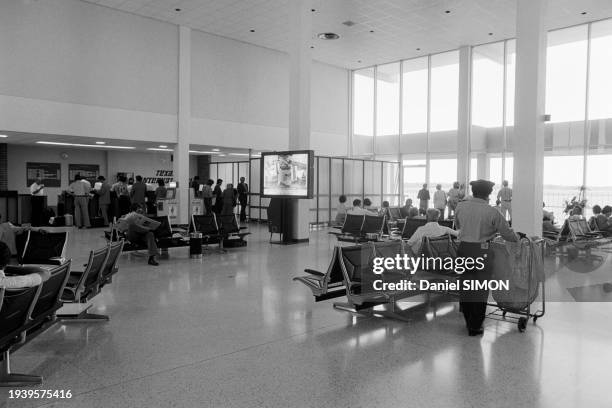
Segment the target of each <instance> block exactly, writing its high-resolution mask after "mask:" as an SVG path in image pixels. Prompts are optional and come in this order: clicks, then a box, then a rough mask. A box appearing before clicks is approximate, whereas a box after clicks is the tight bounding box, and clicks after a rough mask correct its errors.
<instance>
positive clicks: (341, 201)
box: [336, 194, 348, 225]
mask: <svg viewBox="0 0 612 408" xmlns="http://www.w3.org/2000/svg"><path fill="white" fill-rule="evenodd" d="M345 203H346V196H345V195H344V194H343V195H341V196H340V197H338V206H337V207H336V210H337V213H336V224H337V225H342V224H344V220H345V219H346V212H347V211H348V208H347V207H346V204H345Z"/></svg>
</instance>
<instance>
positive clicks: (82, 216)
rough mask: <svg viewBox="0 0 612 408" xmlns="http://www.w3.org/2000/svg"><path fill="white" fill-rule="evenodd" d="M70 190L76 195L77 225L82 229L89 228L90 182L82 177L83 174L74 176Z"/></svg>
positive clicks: (75, 211) (75, 216)
mask: <svg viewBox="0 0 612 408" xmlns="http://www.w3.org/2000/svg"><path fill="white" fill-rule="evenodd" d="M68 192H69V193H70V194H72V195H73V196H74V221H75V225H76V226H77V227H78V228H79V229H81V228H83V227H85V228H89V227H90V226H91V224H90V223H89V208H88V205H89V192H90V186H89V183H86V182H85V181H84V180H82V179H81V175H80V174H77V175H76V176H74V181H73V182H72V184H70V186H68Z"/></svg>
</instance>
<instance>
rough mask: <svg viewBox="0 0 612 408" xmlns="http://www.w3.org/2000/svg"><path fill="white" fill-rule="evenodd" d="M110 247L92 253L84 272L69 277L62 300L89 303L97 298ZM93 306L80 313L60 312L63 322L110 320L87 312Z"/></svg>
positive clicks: (73, 273) (71, 274) (77, 272)
mask: <svg viewBox="0 0 612 408" xmlns="http://www.w3.org/2000/svg"><path fill="white" fill-rule="evenodd" d="M110 249H111V247H110V246H105V247H104V248H101V249H98V250H95V251H91V252H90V253H89V260H88V261H87V264H86V265H85V269H84V270H83V271H73V272H71V273H70V275H69V279H68V283H67V285H66V288H65V289H64V291H63V293H62V295H61V298H62V300H63V301H64V302H66V303H88V302H89V301H90V300H91V299H93V298H94V297H95V296H97V295H98V294H99V293H100V290H101V285H100V283H101V280H102V272H103V271H104V267H105V265H106V262H107V260H108V257H109V253H110ZM90 306H91V305H89V306H88V307H86V308H83V310H81V311H79V312H78V313H70V312H60V314H59V317H60V318H61V319H63V320H65V319H72V320H109V317H108V316H105V315H94V314H90V313H88V312H87V310H88V309H89V307H90Z"/></svg>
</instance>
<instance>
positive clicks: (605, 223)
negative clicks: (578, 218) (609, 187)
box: [593, 205, 612, 232]
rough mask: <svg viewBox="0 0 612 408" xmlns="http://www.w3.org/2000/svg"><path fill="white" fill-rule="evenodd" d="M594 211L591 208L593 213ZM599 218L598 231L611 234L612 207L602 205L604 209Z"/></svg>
mask: <svg viewBox="0 0 612 408" xmlns="http://www.w3.org/2000/svg"><path fill="white" fill-rule="evenodd" d="M594 210H595V209H594V208H593V212H595V211H594ZM600 216H601V217H598V221H597V228H599V230H600V231H606V232H612V218H610V217H611V216H612V207H610V206H609V205H604V208H603V209H602V210H601V214H600Z"/></svg>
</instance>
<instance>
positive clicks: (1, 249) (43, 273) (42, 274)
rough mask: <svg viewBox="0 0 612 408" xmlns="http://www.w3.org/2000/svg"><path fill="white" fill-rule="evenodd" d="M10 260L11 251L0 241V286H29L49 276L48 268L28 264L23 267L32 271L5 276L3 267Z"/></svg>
mask: <svg viewBox="0 0 612 408" xmlns="http://www.w3.org/2000/svg"><path fill="white" fill-rule="evenodd" d="M10 260H11V251H9V247H8V245H6V244H5V243H4V242H0V288H7V289H13V288H29V287H32V286H36V285H40V284H41V283H42V282H44V281H46V280H47V279H49V276H51V274H50V273H49V271H48V270H45V269H42V268H35V267H28V266H26V267H24V268H31V269H32V272H33V273H29V274H27V275H20V276H6V275H4V268H5V267H6V266H7V265H8V263H9V262H10Z"/></svg>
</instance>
